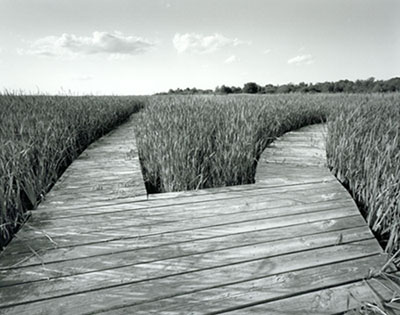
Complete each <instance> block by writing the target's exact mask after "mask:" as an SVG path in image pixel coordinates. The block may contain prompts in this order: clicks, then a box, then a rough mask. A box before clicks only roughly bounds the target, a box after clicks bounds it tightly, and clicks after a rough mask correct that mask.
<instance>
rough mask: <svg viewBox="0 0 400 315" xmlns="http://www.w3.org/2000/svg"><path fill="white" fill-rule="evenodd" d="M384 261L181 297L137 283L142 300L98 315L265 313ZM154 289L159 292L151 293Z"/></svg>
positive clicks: (349, 264) (365, 273) (302, 272)
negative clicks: (257, 308) (272, 304)
mask: <svg viewBox="0 0 400 315" xmlns="http://www.w3.org/2000/svg"><path fill="white" fill-rule="evenodd" d="M386 259H387V257H386V256H385V255H375V256H370V257H366V258H360V259H355V260H350V261H344V262H339V263H334V264H328V265H322V266H317V267H311V268H307V269H300V270H294V271H288V272H284V273H280V274H275V275H271V276H267V277H261V278H258V279H255V280H249V281H244V282H239V283H234V284H230V285H225V286H216V287H213V288H211V289H205V290H198V291H195V290H192V291H194V292H191V293H185V294H182V293H181V292H180V291H179V287H177V286H168V283H167V281H164V282H162V281H160V283H157V285H155V284H154V285H153V284H152V283H151V282H144V283H140V284H138V285H137V286H136V287H135V289H136V290H138V291H140V292H143V293H146V299H145V300H143V301H140V302H138V303H137V304H134V305H132V304H133V303H132V302H131V306H128V305H125V306H124V305H120V306H118V308H117V309H110V308H108V312H107V311H106V310H107V309H106V310H104V313H103V312H102V313H101V314H104V315H106V314H109V315H111V314H113V315H119V314H204V313H207V314H211V313H215V314H217V313H218V314H219V313H221V312H225V311H227V310H229V309H231V310H232V309H238V308H239V309H240V310H241V314H247V309H246V308H245V306H246V305H247V306H249V305H257V304H263V305H266V306H265V310H267V309H268V304H266V303H267V302H268V301H274V300H279V299H284V298H287V297H289V296H292V295H299V294H302V293H305V292H308V291H313V290H318V289H323V288H326V287H330V286H338V285H340V284H344V283H347V282H353V281H357V280H361V279H363V278H367V277H368V276H369V273H370V271H371V266H374V267H375V268H379V266H383V264H384V263H385V260H386ZM154 287H157V288H160V289H158V290H154V289H153V290H152V288H154ZM163 288H165V289H163ZM263 314H268V312H267V311H265V312H264V313H263ZM281 314H282V313H281ZM290 314H291V313H290ZM298 314H305V313H298Z"/></svg>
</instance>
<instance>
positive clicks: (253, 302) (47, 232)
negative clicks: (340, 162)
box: [0, 123, 392, 315]
mask: <svg viewBox="0 0 400 315" xmlns="http://www.w3.org/2000/svg"><path fill="white" fill-rule="evenodd" d="M323 134H324V133H323V127H322V126H311V127H307V128H304V129H301V130H299V131H296V132H291V133H288V134H286V135H285V136H284V137H282V138H281V139H279V140H277V141H276V142H274V144H272V145H271V146H270V147H269V148H268V149H267V150H266V151H265V153H264V154H263V156H262V159H261V161H260V163H259V166H258V171H257V183H256V184H253V185H243V186H236V187H224V188H218V189H206V190H200V191H192V192H179V193H166V194H159V195H150V196H149V197H148V198H147V196H146V193H145V189H144V186H143V182H142V177H141V174H140V167H139V162H138V158H137V152H136V149H135V143H134V135H133V131H132V123H128V124H125V125H124V126H122V127H120V128H119V129H117V130H116V131H114V132H113V133H111V134H110V135H107V136H105V137H104V138H102V139H100V140H99V141H98V142H96V143H95V144H94V145H92V146H90V147H89V148H88V149H87V150H86V151H85V153H84V154H83V155H82V156H81V157H80V158H79V159H78V160H76V161H75V162H74V163H73V164H72V166H71V167H70V168H69V169H68V170H67V172H66V173H65V175H63V177H62V179H61V180H60V181H59V182H58V183H57V184H56V186H55V187H54V189H53V190H52V191H51V192H50V193H49V194H48V197H47V199H46V201H44V202H43V203H42V204H41V205H40V206H39V209H38V210H37V211H34V212H33V215H32V217H31V219H30V221H29V223H28V224H27V225H26V226H24V228H23V229H22V231H20V232H19V233H18V238H16V239H14V240H13V241H12V242H11V243H10V245H9V246H8V247H7V249H6V250H5V251H4V252H3V253H2V254H1V257H0V265H1V270H0V313H1V314H30V315H31V314H74V315H75V314H97V313H101V314H150V313H154V314H164V313H165V314H207V313H221V312H227V313H234V314H250V313H251V314H253V313H254V314H307V313H312V314H337V313H340V312H342V311H345V310H347V309H349V308H354V307H355V306H357V305H358V303H359V301H362V300H364V299H367V300H370V301H373V300H374V298H375V295H374V293H373V291H372V290H371V287H372V288H374V290H376V291H377V292H379V294H380V295H381V296H382V297H383V298H388V299H389V298H391V297H392V295H391V294H392V291H390V290H388V289H386V288H385V287H384V286H383V285H382V283H383V282H379V281H376V280H374V279H372V280H369V281H368V283H367V282H365V281H363V279H364V278H368V276H369V275H370V272H371V271H372V270H377V269H379V268H381V267H382V266H383V265H384V264H385V262H386V257H385V255H384V254H383V253H382V249H381V248H380V246H379V244H378V243H377V241H376V240H375V238H374V237H373V235H372V234H371V232H370V230H369V229H368V227H367V226H366V224H365V222H364V220H363V218H362V217H361V215H360V213H359V211H358V210H357V208H356V206H355V204H354V202H353V201H352V199H351V197H350V196H349V194H348V193H347V192H346V191H345V190H344V189H343V188H342V187H341V186H340V184H339V183H338V182H337V181H336V180H335V178H334V177H333V176H332V175H331V174H330V173H329V171H328V170H327V168H326V167H324V164H325V151H324V148H323V144H324V136H323ZM387 285H388V286H390V283H387ZM357 300H358V301H357Z"/></svg>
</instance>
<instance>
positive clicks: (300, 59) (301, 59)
mask: <svg viewBox="0 0 400 315" xmlns="http://www.w3.org/2000/svg"><path fill="white" fill-rule="evenodd" d="M313 62H314V57H313V56H312V55H300V56H296V57H293V58H291V59H289V60H288V61H287V63H288V64H294V65H310V64H312V63H313Z"/></svg>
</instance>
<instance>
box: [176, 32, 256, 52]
mask: <svg viewBox="0 0 400 315" xmlns="http://www.w3.org/2000/svg"><path fill="white" fill-rule="evenodd" d="M172 42H173V44H174V47H175V49H176V50H177V51H178V53H195V54H207V53H212V52H214V51H217V50H219V49H222V48H226V47H235V46H239V45H242V44H250V43H249V42H245V41H241V40H239V39H237V38H234V39H230V38H227V37H225V36H223V35H221V34H218V33H215V34H213V35H208V36H205V35H202V34H197V33H186V34H182V35H181V34H179V33H177V34H175V36H174V38H173V40H172Z"/></svg>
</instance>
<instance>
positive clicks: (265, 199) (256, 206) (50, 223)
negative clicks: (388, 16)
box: [21, 189, 354, 237]
mask: <svg viewBox="0 0 400 315" xmlns="http://www.w3.org/2000/svg"><path fill="white" fill-rule="evenodd" d="M314 193H315V194H318V193H319V194H320V195H318V198H312V199H310V198H309V197H310V196H305V193H304V192H302V191H298V192H295V193H292V194H290V195H286V194H283V195H278V196H277V195H265V196H262V198H260V196H258V195H254V196H249V197H247V198H241V199H239V200H236V199H233V200H232V199H227V200H223V201H218V200H210V201H209V202H207V203H193V204H190V203H189V204H183V205H182V204H178V205H171V206H168V207H163V206H161V207H160V206H158V207H149V208H135V207H133V209H132V208H130V205H126V207H116V208H115V209H114V210H115V211H114V212H111V211H106V212H101V211H99V212H98V213H96V214H91V215H88V214H86V213H83V214H80V215H76V216H73V217H63V218H58V219H57V220H54V219H53V218H52V217H51V216H49V217H47V218H46V217H44V216H42V217H40V218H36V216H33V218H32V220H31V221H30V223H31V224H35V227H36V228H41V227H43V228H44V229H51V228H57V227H60V228H64V227H66V226H75V227H78V226H79V225H85V226H86V227H87V228H89V227H90V226H95V227H96V228H98V227H99V226H101V224H105V223H104V222H106V223H107V226H108V227H109V226H110V223H109V222H110V221H111V220H113V219H114V220H121V221H124V222H129V223H130V224H132V223H131V222H134V221H135V222H136V221H137V220H139V221H142V222H143V224H144V223H146V222H147V221H148V222H147V223H152V222H153V221H154V220H155V219H156V220H158V221H160V222H161V221H171V220H173V221H182V220H185V219H188V218H197V219H200V218H205V217H212V216H225V215H234V214H243V215H248V216H251V213H253V212H254V211H260V210H266V211H265V215H266V217H267V216H269V215H271V216H272V215H274V213H275V212H274V211H273V209H277V208H279V209H280V210H279V213H280V214H281V215H286V214H287V213H293V212H295V211H296V209H299V211H301V209H303V208H305V207H308V208H309V209H310V210H311V209H314V208H318V207H321V210H323V209H326V208H332V207H335V206H336V205H339V206H351V205H354V202H352V201H351V200H349V199H346V198H344V197H345V196H346V195H345V193H344V192H339V193H332V191H331V190H326V189H316V190H315V191H314ZM107 210H110V208H108V209H107ZM133 216H135V217H133ZM221 219H222V218H221ZM21 237H22V234H21Z"/></svg>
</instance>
